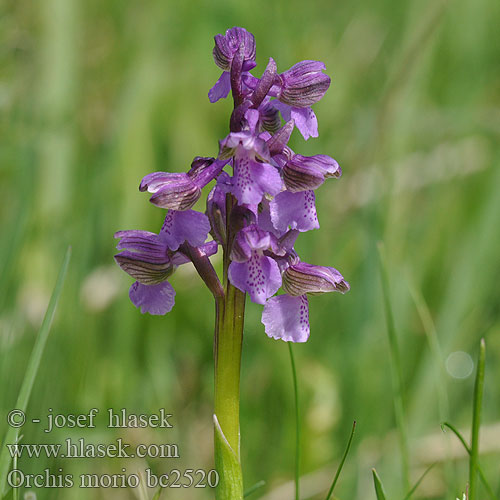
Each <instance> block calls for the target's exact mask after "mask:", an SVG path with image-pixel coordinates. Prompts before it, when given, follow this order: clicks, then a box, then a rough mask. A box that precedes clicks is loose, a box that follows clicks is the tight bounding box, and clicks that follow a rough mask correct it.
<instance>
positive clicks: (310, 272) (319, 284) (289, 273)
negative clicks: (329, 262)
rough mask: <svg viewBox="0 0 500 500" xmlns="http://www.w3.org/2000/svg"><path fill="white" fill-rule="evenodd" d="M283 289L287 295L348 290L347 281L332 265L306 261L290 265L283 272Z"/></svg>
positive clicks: (343, 291)
mask: <svg viewBox="0 0 500 500" xmlns="http://www.w3.org/2000/svg"><path fill="white" fill-rule="evenodd" d="M283 289H284V290H285V291H286V293H288V294H289V295H293V296H296V297H297V296H299V295H305V294H306V293H312V294H320V293H326V292H335V291H336V292H342V293H345V292H347V291H348V290H349V283H347V282H346V281H344V278H343V276H342V275H341V274H340V273H339V272H338V271H337V270H336V269H335V268H333V267H324V266H314V265H312V264H307V263H306V262H298V263H297V264H294V265H291V266H290V267H288V268H287V269H286V270H285V272H284V273H283Z"/></svg>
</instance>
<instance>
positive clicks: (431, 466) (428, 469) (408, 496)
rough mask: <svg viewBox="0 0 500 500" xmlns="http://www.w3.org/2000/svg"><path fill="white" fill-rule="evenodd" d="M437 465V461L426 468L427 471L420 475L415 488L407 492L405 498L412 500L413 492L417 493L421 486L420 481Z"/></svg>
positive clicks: (405, 499)
mask: <svg viewBox="0 0 500 500" xmlns="http://www.w3.org/2000/svg"><path fill="white" fill-rule="evenodd" d="M435 465H436V462H434V463H433V464H432V465H430V466H429V467H427V469H425V472H424V473H423V474H422V475H421V476H420V478H419V479H418V481H417V482H416V483H415V484H414V486H413V488H412V489H411V490H410V491H409V492H408V493H407V495H406V496H405V497H404V500H410V498H411V496H412V495H413V493H415V491H416V489H417V488H418V487H419V486H420V483H421V482H422V481H423V480H424V477H425V476H427V473H428V472H430V471H431V470H432V468H433V467H434V466H435Z"/></svg>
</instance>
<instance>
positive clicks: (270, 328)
mask: <svg viewBox="0 0 500 500" xmlns="http://www.w3.org/2000/svg"><path fill="white" fill-rule="evenodd" d="M283 289H284V290H285V292H287V293H286V294H284V295H278V296H276V297H272V298H270V299H269V300H268V301H267V302H266V305H265V306H264V310H263V312H262V323H263V324H264V326H265V330H266V333H267V335H268V336H269V337H271V338H274V339H281V340H284V341H286V342H305V341H306V340H307V339H308V338H309V333H310V327H309V301H308V299H307V294H308V293H310V294H320V293H326V292H333V291H337V292H341V293H345V292H347V291H348V290H349V283H347V282H346V281H345V280H344V278H343V276H342V275H341V274H340V273H339V272H338V271H337V270H336V269H334V268H333V267H324V266H314V265H312V264H307V263H306V262H300V261H298V259H297V261H296V263H294V264H292V265H290V266H288V267H287V268H286V270H285V271H284V273H283Z"/></svg>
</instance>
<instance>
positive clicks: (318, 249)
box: [0, 0, 500, 500]
mask: <svg viewBox="0 0 500 500" xmlns="http://www.w3.org/2000/svg"><path fill="white" fill-rule="evenodd" d="M499 18H500V4H499V3H498V1H496V0H454V1H449V2H444V3H443V2H442V1H441V0H439V1H437V0H432V1H429V0H409V1H403V2H395V1H389V0H373V1H364V2H347V1H345V2H327V1H323V0H318V1H312V2H300V1H298V0H289V1H286V2H285V1H283V0H278V1H274V2H264V1H262V0H254V1H252V2H228V1H220V2H208V1H200V2H173V1H169V0H167V1H165V0H156V1H154V0H152V1H148V2H123V1H119V0H109V1H106V2H102V1H97V0H88V1H85V2H83V1H78V0H44V1H42V2H30V1H12V0H7V1H4V2H2V3H1V5H0V68H1V70H0V180H1V182H0V199H1V205H2V209H1V211H0V224H1V235H2V236H1V239H0V273H1V274H0V381H1V387H2V390H1V392H0V422H1V425H0V431H1V435H2V436H3V435H4V431H5V415H6V414H7V412H8V411H9V410H10V409H11V408H12V407H13V405H14V404H15V400H16V397H17V393H18V391H19V387H20V384H21V381H22V379H23V376H24V370H25V366H26V362H27V359H28V356H29V353H30V351H31V348H32V346H33V342H34V335H35V333H36V331H37V330H38V326H39V323H40V321H41V318H42V316H43V312H44V310H45V307H46V304H47V301H48V297H49V294H50V290H51V288H52V286H53V284H54V280H55V276H56V272H57V268H58V266H59V264H60V262H61V259H62V256H63V253H64V250H65V248H66V246H67V245H68V244H71V245H72V246H73V260H72V265H71V268H70V271H69V275H68V279H67V282H66V285H65V289H64V293H63V296H62V297H61V301H60V305H59V309H58V314H57V317H56V320H55V323H54V326H53V330H52V333H51V337H50V339H49V343H48V345H47V348H46V351H45V354H44V358H43V360H42V366H41V368H40V371H39V376H38V379H37V381H36V383H35V387H34V393H33V395H32V399H31V402H30V406H29V415H28V417H29V418H30V419H31V418H42V422H43V417H44V416H45V415H46V414H47V412H48V409H49V408H52V409H53V411H54V413H86V412H88V410H89V409H90V408H92V407H96V408H99V409H100V410H101V414H100V417H101V420H99V421H98V428H97V429H89V430H83V431H82V430H77V429H69V430H68V429H57V430H54V431H53V432H52V433H51V434H46V433H43V432H42V429H41V427H40V425H36V424H31V423H28V424H27V425H26V426H25V428H23V432H22V433H23V435H24V437H23V442H25V443H37V442H63V441H64V439H66V438H68V437H71V438H72V439H78V438H79V437H85V438H86V439H88V440H89V441H94V442H104V443H109V442H113V441H114V440H116V439H117V438H119V437H122V438H123V439H124V440H125V441H127V442H131V443H138V442H156V443H161V442H166V443H177V444H178V445H179V449H180V453H181V458H180V459H171V460H163V461H162V460H154V459H151V460H150V461H149V465H150V466H151V467H152V468H153V469H154V470H155V471H156V472H167V471H168V470H170V469H172V468H176V469H184V468H191V469H197V468H210V467H212V464H213V461H212V446H213V431H212V416H211V414H212V383H213V374H212V370H213V366H212V342H213V339H212V333H213V315H214V314H213V309H214V308H213V304H212V298H211V296H210V294H209V292H208V291H207V290H205V289H204V288H203V286H202V284H201V281H199V280H198V279H197V277H196V275H195V273H194V270H193V269H191V268H190V267H189V266H184V267H185V268H184V269H180V270H179V272H177V273H176V274H175V276H174V277H173V278H172V283H173V285H174V286H175V288H176V290H177V297H176V299H177V304H176V306H175V308H174V310H173V311H172V312H171V313H170V314H168V315H167V316H165V317H162V318H153V317H149V316H142V315H141V314H140V313H139V312H138V311H137V310H136V309H135V308H134V307H133V306H132V305H131V303H130V302H129V300H128V297H127V289H128V286H129V285H130V282H131V281H130V280H129V279H128V277H127V276H126V275H124V274H123V273H121V272H120V271H119V269H118V268H117V267H116V266H115V265H114V263H113V260H112V256H113V254H114V244H115V242H114V240H113V233H114V232H115V231H117V230H119V229H146V230H151V231H157V230H158V228H159V226H160V224H161V219H162V215H163V213H162V210H160V209H158V208H155V207H153V206H152V205H150V204H149V203H148V201H147V196H146V195H145V194H144V193H140V192H139V191H138V189H137V187H138V184H139V181H140V179H141V178H142V177H143V176H144V175H145V174H147V173H149V172H152V171H156V170H169V171H182V170H184V169H186V168H187V167H188V166H189V164H190V161H191V160H192V158H193V157H194V156H196V155H207V156H208V155H215V154H216V153H217V140H218V139H220V138H222V137H224V136H225V135H226V133H227V130H228V123H227V116H228V113H229V111H230V106H231V103H229V102H219V103H217V104H216V105H211V104H210V103H209V101H208V98H207V92H208V89H209V88H210V87H211V86H212V85H213V83H214V82H215V81H216V79H217V78H218V77H219V70H218V69H217V68H216V67H215V65H214V64H213V62H212V58H211V51H212V46H213V40H212V37H213V35H215V34H216V33H221V32H224V31H225V30H226V29H227V28H228V27H232V26H235V25H239V26H244V27H245V28H247V29H248V30H249V31H251V32H253V33H254V34H255V37H256V40H257V60H258V63H259V65H258V67H257V72H256V71H254V73H255V74H256V75H258V74H259V73H258V72H259V71H262V70H263V69H264V67H265V64H266V63H267V59H268V57H269V56H271V55H272V56H273V58H275V60H276V61H277V63H278V69H279V70H280V71H283V70H285V69H287V68H288V67H290V66H291V65H293V64H294V63H295V62H297V61H299V60H301V59H313V58H314V59H320V60H323V61H325V63H326V65H327V71H328V73H329V74H330V75H331V76H332V86H331V88H330V90H329V92H328V93H327V94H326V96H325V98H324V99H323V100H322V101H321V102H320V103H318V105H316V107H315V111H316V114H317V116H318V119H319V126H320V138H319V139H316V140H315V139H311V140H310V141H309V142H308V143H304V141H303V140H302V138H301V137H300V135H299V134H298V133H297V132H294V137H293V139H292V147H293V149H294V150H295V151H296V152H298V153H303V154H308V153H313V152H319V151H321V152H323V153H325V154H329V155H331V156H333V157H334V158H336V159H337V160H338V161H339V163H340V164H341V166H342V168H343V172H344V175H343V177H342V178H341V179H340V180H335V181H333V180H332V181H328V182H327V183H325V185H324V186H322V187H321V188H320V189H319V191H318V193H317V195H318V211H319V217H320V224H321V226H322V229H321V231H314V232H311V233H308V234H307V236H306V237H303V238H301V239H300V248H299V249H298V250H299V252H300V254H301V256H302V258H303V260H306V261H311V262H315V263H318V264H324V265H333V266H336V267H338V268H339V269H340V271H341V272H342V273H343V275H344V276H345V277H346V279H347V280H348V281H349V282H350V284H351V291H350V292H349V293H348V294H347V295H345V296H340V295H338V294H329V295H327V296H322V297H313V298H311V300H310V312H311V327H312V334H311V338H310V340H309V342H308V343H307V344H304V345H300V346H296V349H295V353H296V358H297V363H298V375H299V384H300V392H301V405H302V410H301V411H302V417H303V418H302V425H303V428H302V438H303V442H302V446H303V456H302V470H303V472H304V473H305V474H308V476H307V477H306V478H305V479H304V480H303V484H302V489H303V492H304V494H305V495H308V496H309V497H310V498H324V496H325V495H326V491H327V490H328V487H329V484H330V482H331V479H332V475H333V473H334V471H335V467H336V463H337V462H336V461H337V460H338V458H339V457H340V455H341V454H342V450H343V447H344V445H345V442H346V439H347V436H348V434H349V430H350V428H351V425H352V421H353V420H354V419H356V420H357V422H358V425H357V433H356V437H355V441H354V443H353V448H352V450H351V454H350V456H349V458H348V461H347V463H346V465H345V467H344V470H343V473H342V477H341V478H340V481H339V484H338V485H337V488H336V492H335V493H336V495H338V496H339V498H349V499H350V498H353V499H354V498H359V499H366V498H374V492H373V489H372V487H373V486H372V478H371V468H372V467H376V469H377V471H379V472H380V475H381V477H383V478H384V486H385V487H386V489H387V491H391V492H394V493H393V494H394V495H397V492H398V491H399V492H400V493H401V494H400V495H399V497H401V498H402V497H404V494H403V491H402V489H403V486H402V480H401V470H400V457H399V451H398V446H397V441H396V433H395V432H394V430H395V419H394V411H393V402H392V388H391V379H390V369H389V349H388V342H387V335H386V326H385V320H384V316H383V307H382V298H381V287H380V279H379V274H378V267H377V256H376V242H377V241H379V240H382V241H384V243H385V247H386V251H387V256H388V262H389V270H388V271H389V281H390V289H391V301H392V309H393V311H394V316H395V324H396V330H397V335H398V340H399V349H400V352H401V358H402V371H403V379H404V380H403V385H404V387H403V389H404V405H405V408H406V415H407V419H408V429H409V447H410V459H411V460H410V462H411V476H412V478H415V479H416V478H418V477H419V476H420V474H421V473H422V472H423V470H425V468H426V467H427V466H428V465H429V463H432V462H434V461H437V462H438V465H437V466H436V467H434V468H433V470H432V471H431V472H430V473H429V474H428V476H427V477H426V479H425V481H424V482H423V483H422V485H421V486H420V487H419V489H418V490H417V495H420V496H421V497H422V498H438V499H448V498H453V499H454V498H456V497H457V496H459V495H460V494H461V492H463V491H464V490H465V481H466V480H465V478H466V476H467V474H466V470H467V461H466V458H465V452H464V451H463V449H462V448H461V447H460V445H459V444H457V443H455V441H454V440H453V437H451V436H450V437H449V438H448V436H443V435H442V433H441V431H440V427H439V424H440V422H442V421H443V420H452V421H453V422H454V423H456V424H457V426H458V427H461V428H464V429H465V430H467V429H468V427H467V426H470V421H471V418H470V417H471V402H472V396H471V395H472V386H473V380H472V379H473V377H471V376H470V373H471V372H472V369H469V368H468V366H467V363H468V362H469V361H470V358H469V357H468V355H458V356H456V355H453V356H451V357H450V354H452V353H456V352H457V351H464V352H465V353H468V354H469V355H470V356H472V358H473V359H474V361H475V359H476V356H477V346H478V340H479V338H480V337H482V336H484V337H485V338H486V343H487V345H488V350H487V353H488V355H487V360H486V380H485V398H484V409H483V428H482V431H481V432H482V435H483V437H485V438H486V439H485V441H484V442H483V443H482V444H481V446H482V447H483V449H484V451H485V454H484V456H482V457H481V464H482V467H483V469H484V471H485V474H487V475H489V477H493V478H495V477H498V472H499V470H498V463H499V457H500V427H499V425H500V423H499V417H500V397H499V394H498V382H497V381H498V379H499V377H500V364H499V363H498V359H499V355H500V321H499V305H498V304H499V299H500V285H499V283H500V266H499V254H500V231H499V214H500V168H499V167H500V148H499V135H500V66H499V64H498V62H499V60H500V39H499V34H498V33H499V32H498V19H499ZM313 143H314V144H313ZM197 208H199V209H201V210H202V209H203V207H202V205H201V204H200V206H199V207H197ZM412 289H413V290H414V291H415V293H416V295H417V296H418V297H420V298H421V299H422V300H421V302H420V305H421V312H422V311H424V313H429V314H428V315H427V316H426V314H424V320H425V322H424V323H423V322H422V317H421V315H419V314H418V312H417V308H416V306H415V302H414V301H413V299H412V295H411V293H410V290H412ZM247 310H248V313H247V323H246V333H245V345H244V352H243V373H242V387H241V397H242V407H241V423H242V462H243V467H244V474H245V481H246V485H247V486H248V487H249V486H251V485H252V484H254V483H256V482H257V481H259V480H261V479H264V480H266V486H265V488H262V489H260V490H259V492H258V493H261V495H263V497H262V498H266V499H268V500H271V499H281V498H291V496H292V494H291V493H289V492H290V491H291V490H280V489H278V488H280V487H281V486H282V485H283V484H284V483H286V482H290V481H291V480H292V477H293V466H294V465H293V464H294V458H293V450H294V417H293V395H292V385H291V384H292V381H291V376H290V366H289V359H288V350H287V349H286V346H285V345H284V344H283V343H281V342H277V341H272V340H270V339H268V338H267V337H266V336H265V334H264V330H263V326H262V324H261V323H260V314H261V307H260V306H257V305H255V304H250V303H248V307H247ZM429 320H432V322H430V321H429ZM433 323H434V325H435V329H436V332H437V339H438V341H439V349H440V351H441V352H440V353H439V352H438V355H439V356H440V357H441V358H442V363H440V364H439V365H438V366H436V363H435V359H436V356H434V355H433V352H434V354H436V350H434V351H433V350H432V349H431V348H430V346H429V340H428V338H429V335H430V338H432V329H433V326H432V324H433ZM434 347H436V346H434ZM457 360H458V361H457ZM446 361H448V362H446ZM460 376H462V377H464V376H465V378H457V377H460ZM439 395H440V396H439ZM444 395H446V397H444ZM111 407H112V408H116V409H120V408H127V409H128V410H129V411H130V412H135V413H141V412H142V413H144V412H147V413H152V412H155V411H157V410H158V409H159V408H166V409H167V410H168V411H169V412H171V413H173V414H174V420H173V422H174V423H175V427H174V429H171V430H167V431H154V430H151V429H142V430H120V429H108V428H106V425H105V424H106V415H105V414H106V409H107V408H111ZM467 433H468V431H467ZM467 433H466V435H467ZM19 465H20V468H21V469H22V470H23V471H25V472H26V473H35V472H38V471H41V470H43V469H45V468H46V467H50V468H51V469H52V470H54V471H56V472H57V470H58V468H59V467H61V468H63V469H64V472H65V473H72V474H74V475H75V476H76V475H77V474H80V473H82V472H95V473H104V472H107V473H121V470H122V468H126V469H127V471H128V472H135V471H137V470H144V469H145V468H147V467H148V464H147V463H146V462H145V461H144V460H139V459H128V460H118V459H115V460H111V459H108V460H105V459H96V460H62V459H59V460H54V459H42V458H40V459H36V460H35V459H21V460H20V462H19ZM309 474H310V475H309ZM290 484H291V483H290ZM285 487H286V486H285ZM290 487H291V486H290ZM479 487H480V486H479ZM258 493H256V494H255V495H256V496H258ZM136 494H137V492H134V491H132V490H102V489H101V490H99V489H95V490H83V491H82V490H79V489H78V488H73V489H68V490H54V489H52V490H38V491H37V495H38V498H39V500H40V499H41V500H44V499H49V498H50V500H54V499H65V500H72V499H80V498H89V499H101V498H106V499H107V500H109V499H113V498H119V499H125V498H130V499H132V498H137V497H136V496H135V495H136ZM183 495H185V496H183ZM152 496H153V492H151V493H150V497H152ZM174 497H175V494H174ZM178 497H179V498H181V497H182V498H200V499H203V498H211V493H210V492H209V491H206V490H202V489H197V490H189V491H187V492H185V494H181V493H179V495H178ZM169 498H170V497H169Z"/></svg>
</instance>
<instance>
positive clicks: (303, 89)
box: [278, 61, 330, 108]
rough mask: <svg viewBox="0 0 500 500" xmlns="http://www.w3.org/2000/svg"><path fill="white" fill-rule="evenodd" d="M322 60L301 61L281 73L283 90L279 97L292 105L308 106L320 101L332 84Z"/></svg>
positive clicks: (298, 106)
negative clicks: (325, 72) (324, 71)
mask: <svg viewBox="0 0 500 500" xmlns="http://www.w3.org/2000/svg"><path fill="white" fill-rule="evenodd" d="M324 69H325V65H324V64H323V63H322V62H320V61H301V62H299V63H297V64H295V65H294V66H292V67H291V68H290V69H289V70H287V71H285V72H284V73H282V74H281V75H279V77H280V79H281V92H280V94H279V96H278V99H279V100H280V101H281V102H283V103H285V104H288V105H290V106H294V107H297V108H306V107H309V106H311V105H312V104H314V103H316V102H318V101H319V100H320V99H321V98H322V97H323V96H324V95H325V92H326V91H327V90H328V87H329V86H330V77H329V76H328V75H325V74H324V73H323V70H324Z"/></svg>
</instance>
